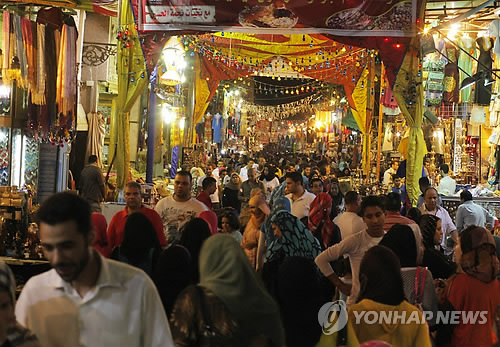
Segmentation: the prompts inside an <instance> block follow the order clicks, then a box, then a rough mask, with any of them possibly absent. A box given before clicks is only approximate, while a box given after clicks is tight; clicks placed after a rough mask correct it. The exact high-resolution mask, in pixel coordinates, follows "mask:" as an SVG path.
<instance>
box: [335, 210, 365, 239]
mask: <svg viewBox="0 0 500 347" xmlns="http://www.w3.org/2000/svg"><path fill="white" fill-rule="evenodd" d="M333 222H334V223H335V224H337V226H338V227H339V229H340V234H341V235H342V240H345V239H346V238H348V237H349V236H351V235H354V234H357V233H359V232H360V231H363V230H365V229H366V224H365V222H364V221H363V218H361V217H360V216H358V215H357V214H356V213H354V212H347V211H346V212H344V213H342V214H341V215H339V216H337V217H335V219H334V220H333Z"/></svg>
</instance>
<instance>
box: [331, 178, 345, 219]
mask: <svg viewBox="0 0 500 347" xmlns="http://www.w3.org/2000/svg"><path fill="white" fill-rule="evenodd" d="M329 194H330V196H331V197H332V210H331V211H330V219H331V220H333V219H335V217H337V216H338V215H339V214H340V212H341V211H342V210H343V209H344V194H342V192H341V191H340V185H339V181H338V180H336V179H335V180H333V181H332V182H331V183H330V190H329Z"/></svg>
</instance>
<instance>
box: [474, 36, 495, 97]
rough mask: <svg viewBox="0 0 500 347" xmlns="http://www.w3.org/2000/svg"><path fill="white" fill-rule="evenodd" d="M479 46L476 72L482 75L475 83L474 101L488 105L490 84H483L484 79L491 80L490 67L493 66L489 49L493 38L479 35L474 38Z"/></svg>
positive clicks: (491, 46) (491, 47)
mask: <svg viewBox="0 0 500 347" xmlns="http://www.w3.org/2000/svg"><path fill="white" fill-rule="evenodd" d="M476 43H477V45H478V47H479V52H480V53H479V58H478V64H477V72H481V71H482V73H483V77H485V78H481V79H479V80H478V81H477V82H476V84H475V93H474V94H475V97H474V103H476V104H479V105H489V104H490V99H491V84H489V85H487V86H485V85H484V84H485V81H486V80H489V81H491V79H492V76H491V69H492V66H493V59H492V57H491V50H492V49H493V40H492V39H491V38H489V37H479V38H477V39H476Z"/></svg>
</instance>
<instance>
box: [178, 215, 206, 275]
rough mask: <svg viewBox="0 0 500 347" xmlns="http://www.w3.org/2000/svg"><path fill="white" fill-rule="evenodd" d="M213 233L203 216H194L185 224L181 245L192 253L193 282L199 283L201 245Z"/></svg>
mask: <svg viewBox="0 0 500 347" xmlns="http://www.w3.org/2000/svg"><path fill="white" fill-rule="evenodd" d="M210 235H212V232H211V231H210V226H209V225H208V223H207V222H205V220H203V219H201V218H193V219H191V220H190V221H189V222H187V223H186V224H184V226H183V231H182V236H181V240H180V243H179V244H180V245H181V246H184V247H186V249H187V250H188V251H189V254H190V255H191V271H190V275H191V283H193V284H194V283H198V281H199V280H200V270H199V264H198V259H199V256H200V250H201V246H202V245H203V243H204V242H205V240H206V239H208V238H209V237H210Z"/></svg>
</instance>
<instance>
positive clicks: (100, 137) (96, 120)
mask: <svg viewBox="0 0 500 347" xmlns="http://www.w3.org/2000/svg"><path fill="white" fill-rule="evenodd" d="M87 119H88V123H89V133H88V137H87V153H86V154H85V158H88V157H89V156H90V155H92V154H95V155H96V156H97V164H99V166H100V167H102V165H101V153H102V152H103V147H104V137H105V136H106V119H104V116H103V115H102V113H101V112H91V113H89V114H88V115H87Z"/></svg>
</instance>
